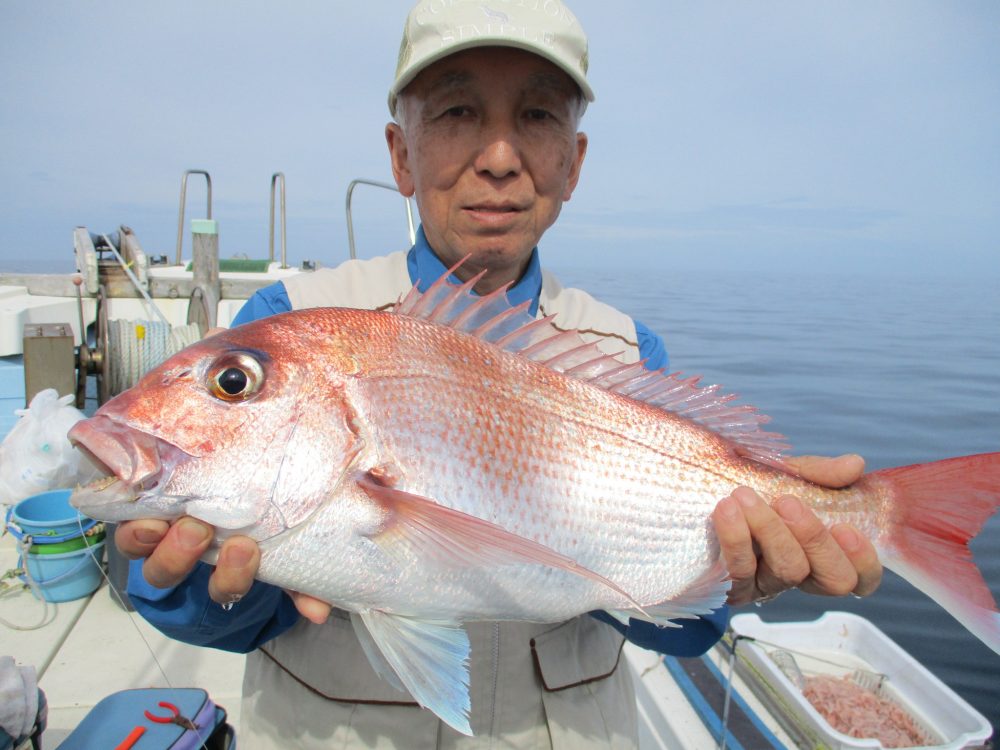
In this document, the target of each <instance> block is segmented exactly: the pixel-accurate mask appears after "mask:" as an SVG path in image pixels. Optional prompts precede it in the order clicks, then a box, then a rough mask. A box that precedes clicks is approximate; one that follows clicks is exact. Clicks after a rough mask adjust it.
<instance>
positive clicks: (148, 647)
mask: <svg viewBox="0 0 1000 750" xmlns="http://www.w3.org/2000/svg"><path fill="white" fill-rule="evenodd" d="M76 524H77V526H78V527H79V528H80V531H81V532H83V516H81V515H80V514H79V513H77V514H76ZM105 538H107V537H105ZM111 542H112V544H113V543H114V539H112V540H111ZM90 557H91V559H92V560H93V561H94V564H95V565H96V566H97V569H98V570H99V571H100V573H101V576H102V577H103V578H104V580H105V581H107V582H108V588H109V589H110V590H111V592H112V593H113V594H114V595H115V599H117V600H118V604H119V605H120V606H121V608H122V610H123V611H124V612H125V614H126V615H127V616H128V620H129V622H130V623H132V627H133V628H134V629H135V632H136V633H138V634H139V638H140V639H141V640H142V642H143V644H145V646H146V650H147V651H149V655H150V657H152V659H153V663H154V664H156V668H157V669H158V670H160V675H161V676H162V677H163V681H164V682H166V683H167V687H168V688H173V683H171V682H170V678H169V677H168V676H167V672H166V670H165V669H164V668H163V665H162V664H160V660H159V659H158V658H157V656H156V652H155V651H154V650H153V647H152V646H151V645H150V643H149V641H148V640H147V639H146V635H145V634H144V633H143V632H142V628H140V627H139V624H138V623H137V622H136V621H135V617H134V616H133V614H132V612H130V611H129V607H128V604H127V603H126V602H125V599H124V598H123V597H122V595H121V592H119V591H118V589H117V588H115V584H114V582H113V581H112V580H111V576H109V575H108V574H107V571H105V570H104V566H103V565H101V563H99V562H98V561H97V558H96V557H94V555H93V553H91V555H90Z"/></svg>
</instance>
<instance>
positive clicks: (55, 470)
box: [0, 388, 100, 505]
mask: <svg viewBox="0 0 1000 750" xmlns="http://www.w3.org/2000/svg"><path fill="white" fill-rule="evenodd" d="M72 402H73V396H72V395H68V396H63V397H62V398H60V397H59V394H58V393H57V392H56V390H55V389H53V388H46V389H45V390H44V391H39V392H38V393H37V394H36V395H35V397H34V398H33V399H31V403H30V404H29V405H28V408H27V409H18V410H17V411H15V412H14V413H15V414H17V415H19V416H20V417H21V418H20V419H19V420H18V421H17V423H16V424H15V425H14V427H13V429H11V431H10V432H9V433H8V434H7V437H6V438H4V441H3V443H2V444H0V504H4V505H14V504H15V503H17V502H19V501H21V500H23V499H24V498H26V497H30V496H31V495H37V494H38V493H39V492H46V491H47V490H54V489H61V488H66V487H74V486H76V485H77V484H84V483H86V482H89V481H91V480H92V479H95V478H96V477H98V476H99V475H100V472H99V471H98V470H97V468H96V467H95V466H94V464H93V463H92V462H91V461H90V459H89V458H87V457H86V456H85V455H84V454H83V453H82V452H80V451H79V450H77V449H76V448H74V447H73V445H72V444H71V443H70V442H69V438H67V437H66V433H67V432H69V429H70V427H72V426H73V425H75V424H76V423H77V422H78V421H80V420H81V419H83V413H82V412H80V411H79V410H78V409H76V408H75V407H73V406H70V404H71V403H72Z"/></svg>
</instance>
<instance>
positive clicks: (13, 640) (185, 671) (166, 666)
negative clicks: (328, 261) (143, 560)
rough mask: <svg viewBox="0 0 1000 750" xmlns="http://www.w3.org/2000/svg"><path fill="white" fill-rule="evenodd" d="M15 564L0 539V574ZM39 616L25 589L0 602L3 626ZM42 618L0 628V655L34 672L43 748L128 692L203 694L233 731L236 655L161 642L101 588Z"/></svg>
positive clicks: (238, 675) (238, 680) (238, 679)
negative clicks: (44, 718) (41, 696)
mask: <svg viewBox="0 0 1000 750" xmlns="http://www.w3.org/2000/svg"><path fill="white" fill-rule="evenodd" d="M16 558H17V555H16V551H15V548H14V545H13V542H12V540H11V538H10V537H9V536H5V537H3V539H2V540H0V572H2V571H5V570H8V569H10V568H13V567H14V566H15V564H16ZM41 613H42V603H41V602H40V601H38V600H37V599H35V598H34V596H33V595H32V594H31V592H30V591H16V592H9V593H6V594H5V595H3V596H2V597H0V615H2V616H3V618H4V619H6V620H9V621H11V622H14V623H17V624H25V625H30V624H34V623H37V622H38V620H39V618H40V617H41ZM49 613H50V615H49V619H48V622H47V623H46V624H45V625H43V626H42V627H41V628H39V629H37V630H29V631H18V630H11V629H9V628H6V627H3V626H0V632H2V634H3V636H2V644H3V645H2V646H0V652H2V653H4V654H9V655H11V656H13V657H14V659H15V661H17V662H18V663H19V664H30V665H33V666H34V667H35V668H36V669H37V670H38V674H39V684H40V686H41V688H42V690H43V691H45V695H46V697H47V699H48V702H49V719H48V728H47V729H46V731H45V733H44V734H43V736H42V741H43V747H45V748H47V749H50V748H55V747H57V746H58V745H59V743H61V742H62V741H63V740H64V739H65V738H66V736H67V735H68V734H69V733H70V732H71V731H72V730H73V729H74V728H75V727H76V726H77V724H79V722H80V721H81V720H82V719H83V717H84V716H86V714H87V712H88V711H89V710H90V709H91V708H92V707H93V706H94V705H95V704H96V703H97V702H98V701H99V700H101V698H103V697H105V696H106V695H109V694H111V693H113V692H115V691H118V690H125V689H128V688H136V687H164V686H167V685H170V686H173V687H201V688H204V689H206V690H207V691H208V693H209V695H211V696H212V699H213V700H214V701H215V702H216V703H218V704H219V705H221V706H223V707H225V709H226V710H227V711H228V713H229V720H230V723H231V724H233V726H238V724H239V711H240V702H239V697H240V692H241V684H242V681H243V662H244V657H243V656H242V655H241V654H230V653H226V652H224V651H217V650H215V649H207V648H197V647H195V646H188V645H185V644H183V643H179V642H177V641H172V640H170V639H168V638H166V637H165V636H163V635H161V634H160V633H159V632H158V631H156V630H155V629H154V628H152V627H151V626H150V625H148V624H147V623H146V622H145V621H144V620H143V619H142V618H141V617H140V616H139V615H137V614H135V613H134V612H133V613H128V612H125V611H124V610H123V609H122V608H121V607H119V606H118V605H117V604H116V603H115V602H114V601H113V600H112V599H111V594H110V592H109V590H108V585H107V584H106V583H105V584H103V585H102V586H101V587H100V588H99V589H98V590H97V591H96V592H94V594H92V595H91V596H89V597H86V598H83V599H77V600H76V601H72V602H63V603H60V604H54V605H53V604H50V605H49ZM144 639H145V641H144ZM147 643H148V646H147ZM151 651H152V653H151ZM153 654H155V656H156V660H155V661H154V658H153ZM156 661H159V663H160V667H162V669H163V672H161V671H160V667H158V666H157V665H156Z"/></svg>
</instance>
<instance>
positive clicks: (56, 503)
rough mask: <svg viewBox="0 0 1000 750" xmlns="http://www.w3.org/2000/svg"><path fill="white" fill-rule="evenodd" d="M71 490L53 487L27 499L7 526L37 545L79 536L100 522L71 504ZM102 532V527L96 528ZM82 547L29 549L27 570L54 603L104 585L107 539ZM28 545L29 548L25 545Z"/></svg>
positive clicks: (10, 515)
mask: <svg viewBox="0 0 1000 750" xmlns="http://www.w3.org/2000/svg"><path fill="white" fill-rule="evenodd" d="M71 492H72V491H71V490H52V491H50V492H42V493H41V494H38V495H32V496H31V497H28V498H25V499H24V500H22V501H21V502H19V503H18V504H17V505H15V506H14V507H13V508H11V510H10V512H9V514H8V517H7V529H8V530H9V531H10V532H11V534H12V535H13V536H14V537H16V538H17V539H18V541H23V543H24V544H25V545H27V540H25V539H24V538H25V537H30V538H31V542H32V543H33V544H35V545H56V544H59V543H62V542H66V541H68V540H72V539H79V538H80V537H81V536H83V535H84V534H85V533H86V532H87V531H89V530H91V529H93V528H94V526H95V525H96V524H97V521H95V520H94V519H92V518H88V517H87V516H84V515H82V514H81V513H79V512H78V511H77V510H76V508H74V507H73V506H71V505H70V504H69V496H70V494H71ZM95 531H99V530H95ZM87 544H88V546H84V547H83V548H82V549H78V550H74V551H71V552H57V553H56V554H36V553H32V552H30V551H29V552H28V554H27V555H24V557H25V558H26V560H24V561H22V560H19V561H18V565H19V566H20V565H21V564H22V562H24V564H25V565H26V568H27V572H28V573H29V574H30V576H31V578H33V579H34V581H35V582H36V583H37V584H38V586H39V589H40V590H41V593H42V596H43V597H44V598H45V599H46V600H48V601H50V602H68V601H71V600H73V599H79V598H81V597H84V596H87V595H88V594H91V593H93V592H94V591H96V590H97V587H98V586H100V585H101V578H102V576H101V561H102V560H103V558H104V539H103V538H100V541H95V542H94V543H90V542H88V543H87ZM24 548H26V547H24Z"/></svg>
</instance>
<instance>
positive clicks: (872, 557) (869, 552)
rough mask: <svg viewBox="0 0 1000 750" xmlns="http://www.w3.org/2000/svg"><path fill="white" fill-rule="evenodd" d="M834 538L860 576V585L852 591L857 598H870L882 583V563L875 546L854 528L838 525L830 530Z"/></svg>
mask: <svg viewBox="0 0 1000 750" xmlns="http://www.w3.org/2000/svg"><path fill="white" fill-rule="evenodd" d="M830 533H831V534H832V535H833V538H834V539H836V540H837V544H838V545H840V548H841V549H842V550H843V551H844V554H845V555H847V557H848V558H849V559H850V561H851V564H852V565H853V566H854V570H855V571H857V574H858V583H857V585H856V586H855V587H854V589H853V590H852V591H851V593H852V594H854V595H855V596H869V595H871V594H873V593H875V590H876V589H877V588H878V587H879V584H881V583H882V563H880V562H879V559H878V552H876V551H875V545H874V544H872V543H871V541H870V540H869V539H867V538H866V537H865V536H864V535H863V534H861V533H860V532H858V530H857V529H855V528H854V527H853V526H848V525H847V524H838V525H836V526H833V527H832V528H831V529H830Z"/></svg>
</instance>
